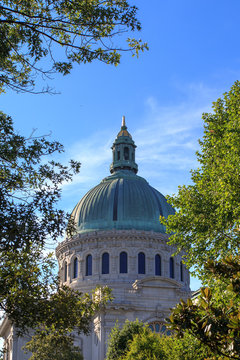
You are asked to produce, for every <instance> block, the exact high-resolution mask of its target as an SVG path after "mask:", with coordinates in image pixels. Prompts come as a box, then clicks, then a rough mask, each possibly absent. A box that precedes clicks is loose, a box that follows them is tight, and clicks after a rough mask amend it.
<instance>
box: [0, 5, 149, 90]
mask: <svg viewBox="0 0 240 360" xmlns="http://www.w3.org/2000/svg"><path fill="white" fill-rule="evenodd" d="M136 13H137V8H136V6H131V5H129V3H128V1H126V0H107V1H101V0H47V1H41V0H25V1H18V0H11V1H9V0H1V1H0V54H1V55H0V92H1V91H3V90H4V89H5V88H11V89H13V90H16V91H30V92H33V91H34V86H35V76H36V74H41V75H42V76H43V77H44V78H47V77H48V76H49V75H51V74H52V73H53V72H60V73H62V74H63V75H66V74H68V73H69V72H70V71H71V69H72V66H73V63H78V64H80V63H88V62H92V61H94V60H99V61H102V62H104V63H107V64H114V65H118V64H119V62H120V57H121V55H120V54H121V52H123V51H131V52H132V53H133V55H137V56H138V53H139V51H143V50H144V49H147V45H146V43H142V42H141V40H139V41H137V40H136V39H134V38H127V39H126V42H127V46H125V47H122V45H119V43H120V44H121V41H119V35H124V34H125V33H127V32H129V31H132V32H134V31H140V30H141V24H140V22H139V21H138V20H137V18H136ZM114 40H118V41H117V44H114ZM45 57H47V59H48V62H49V68H45V64H44V62H41V60H43V59H44V58H45ZM42 66H44V68H43V67H42ZM48 90H49V89H45V91H48Z"/></svg>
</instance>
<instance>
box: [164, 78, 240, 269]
mask: <svg viewBox="0 0 240 360" xmlns="http://www.w3.org/2000/svg"><path fill="white" fill-rule="evenodd" d="M239 109H240V82H239V81H236V82H235V83H234V85H233V86H232V88H231V90H230V91H229V92H228V93H225V94H224V96H223V98H220V99H218V100H217V101H216V102H214V103H213V110H214V112H213V113H207V114H203V121H204V136H203V140H202V141H200V145H201V152H199V153H197V158H198V161H199V164H200V167H199V168H198V169H197V170H195V171H192V185H189V186H180V187H179V192H178V194H177V195H176V196H172V197H169V202H170V203H171V205H172V206H174V207H175V208H176V209H178V211H177V212H176V214H175V215H171V216H169V217H168V219H163V218H161V222H162V223H164V224H165V225H166V226H167V231H168V232H169V233H171V237H170V244H172V245H175V246H177V247H178V249H179V250H182V249H184V250H186V251H187V254H188V256H187V259H186V260H187V264H188V265H189V266H192V265H197V267H198V271H201V270H202V269H203V267H204V264H205V263H206V262H207V260H208V259H212V260H215V259H218V258H220V257H224V256H226V255H228V253H230V254H232V255H234V254H235V255H237V254H238V249H239V245H240V231H239V229H240V202H239V198H240V177H239V171H240V146H239V143H240V121H239V116H240V110H239Z"/></svg>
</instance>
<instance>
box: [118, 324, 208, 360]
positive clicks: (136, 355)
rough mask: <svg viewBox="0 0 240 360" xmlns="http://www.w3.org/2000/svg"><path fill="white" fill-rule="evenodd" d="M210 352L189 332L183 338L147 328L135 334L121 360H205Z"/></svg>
mask: <svg viewBox="0 0 240 360" xmlns="http://www.w3.org/2000/svg"><path fill="white" fill-rule="evenodd" d="M209 354H210V352H209V351H208V349H207V348H206V347H204V346H201V345H200V343H199V341H198V340H196V339H195V338H194V337H192V336H190V335H189V334H185V336H184V337H183V338H181V339H178V338H177V337H176V336H165V335H159V334H155V333H152V332H151V331H149V330H148V329H147V328H146V329H144V332H143V333H141V334H137V335H135V336H134V338H133V341H132V342H131V344H130V346H129V351H128V352H127V354H126V356H124V357H123V358H121V360H193V359H194V360H203V359H206V358H207V357H208V356H209Z"/></svg>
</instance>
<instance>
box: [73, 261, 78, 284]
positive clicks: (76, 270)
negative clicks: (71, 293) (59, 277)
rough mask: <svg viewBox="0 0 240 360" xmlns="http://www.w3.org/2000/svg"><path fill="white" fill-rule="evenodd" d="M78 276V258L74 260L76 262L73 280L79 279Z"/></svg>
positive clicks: (74, 263)
mask: <svg viewBox="0 0 240 360" xmlns="http://www.w3.org/2000/svg"><path fill="white" fill-rule="evenodd" d="M77 276H78V260H77V258H75V259H74V262H73V278H74V279H75V278H77Z"/></svg>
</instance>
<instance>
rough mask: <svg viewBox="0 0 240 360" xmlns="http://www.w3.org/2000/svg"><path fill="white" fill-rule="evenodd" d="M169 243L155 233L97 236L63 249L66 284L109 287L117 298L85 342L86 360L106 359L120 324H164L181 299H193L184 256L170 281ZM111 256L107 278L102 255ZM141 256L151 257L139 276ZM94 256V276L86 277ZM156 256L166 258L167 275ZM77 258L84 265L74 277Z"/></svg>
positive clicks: (59, 250)
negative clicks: (123, 258)
mask: <svg viewBox="0 0 240 360" xmlns="http://www.w3.org/2000/svg"><path fill="white" fill-rule="evenodd" d="M167 238H168V237H167V235H166V234H162V233H156V232H153V231H136V230H110V231H99V232H97V231H96V232H90V233H85V234H78V235H76V236H75V237H73V238H72V239H67V240H65V241H64V242H62V243H61V244H60V245H59V246H58V247H57V249H56V255H57V258H58V261H59V275H60V279H61V281H62V283H64V284H67V285H69V286H70V287H72V288H74V289H78V290H81V291H83V292H90V291H91V290H92V289H94V288H95V287H96V285H101V286H106V285H107V286H109V287H110V288H111V289H112V293H113V296H114V300H113V302H112V303H110V304H109V305H108V306H107V308H106V311H104V312H103V313H101V314H99V315H98V316H97V317H96V318H95V319H94V321H93V326H92V332H91V335H90V336H88V337H84V336H83V337H82V338H81V339H79V340H80V342H79V345H81V348H82V351H83V355H84V359H85V360H103V359H104V358H105V355H106V349H107V341H108V335H109V333H110V331H111V329H112V327H113V326H114V324H115V323H116V321H118V323H119V325H120V326H121V325H122V324H123V323H124V322H125V320H126V319H128V320H130V321H133V320H135V319H137V318H138V319H139V320H142V321H144V322H147V323H149V324H152V323H159V324H164V322H165V318H166V317H167V316H168V315H169V309H170V308H171V307H173V306H175V304H176V303H177V302H178V301H179V300H180V298H184V299H186V298H187V297H189V296H190V288H189V272H188V270H187V269H186V268H185V267H184V266H183V265H181V256H180V255H177V256H176V257H174V258H173V264H174V265H173V266H174V276H173V277H174V278H171V277H170V275H171V274H170V258H171V255H172V253H173V251H174V249H173V248H171V247H169V246H168V245H167V244H166V241H167ZM123 251H124V252H126V253H127V257H128V271H127V273H120V253H121V252H123ZM106 252H107V253H108V254H109V274H102V255H103V254H104V253H106ZM141 252H142V253H144V254H145V274H139V273H138V254H139V253H141ZM89 254H90V255H92V275H86V259H87V256H88V255H89ZM155 255H160V257H161V275H155ZM75 259H77V262H78V266H77V269H78V274H77V277H75V276H74V260H75ZM66 266H67V277H65V276H66V274H65V271H66ZM75 266H76V265H75ZM181 266H182V269H181ZM75 270H76V267H75ZM75 275H76V274H75ZM65 279H66V280H67V281H65Z"/></svg>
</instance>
